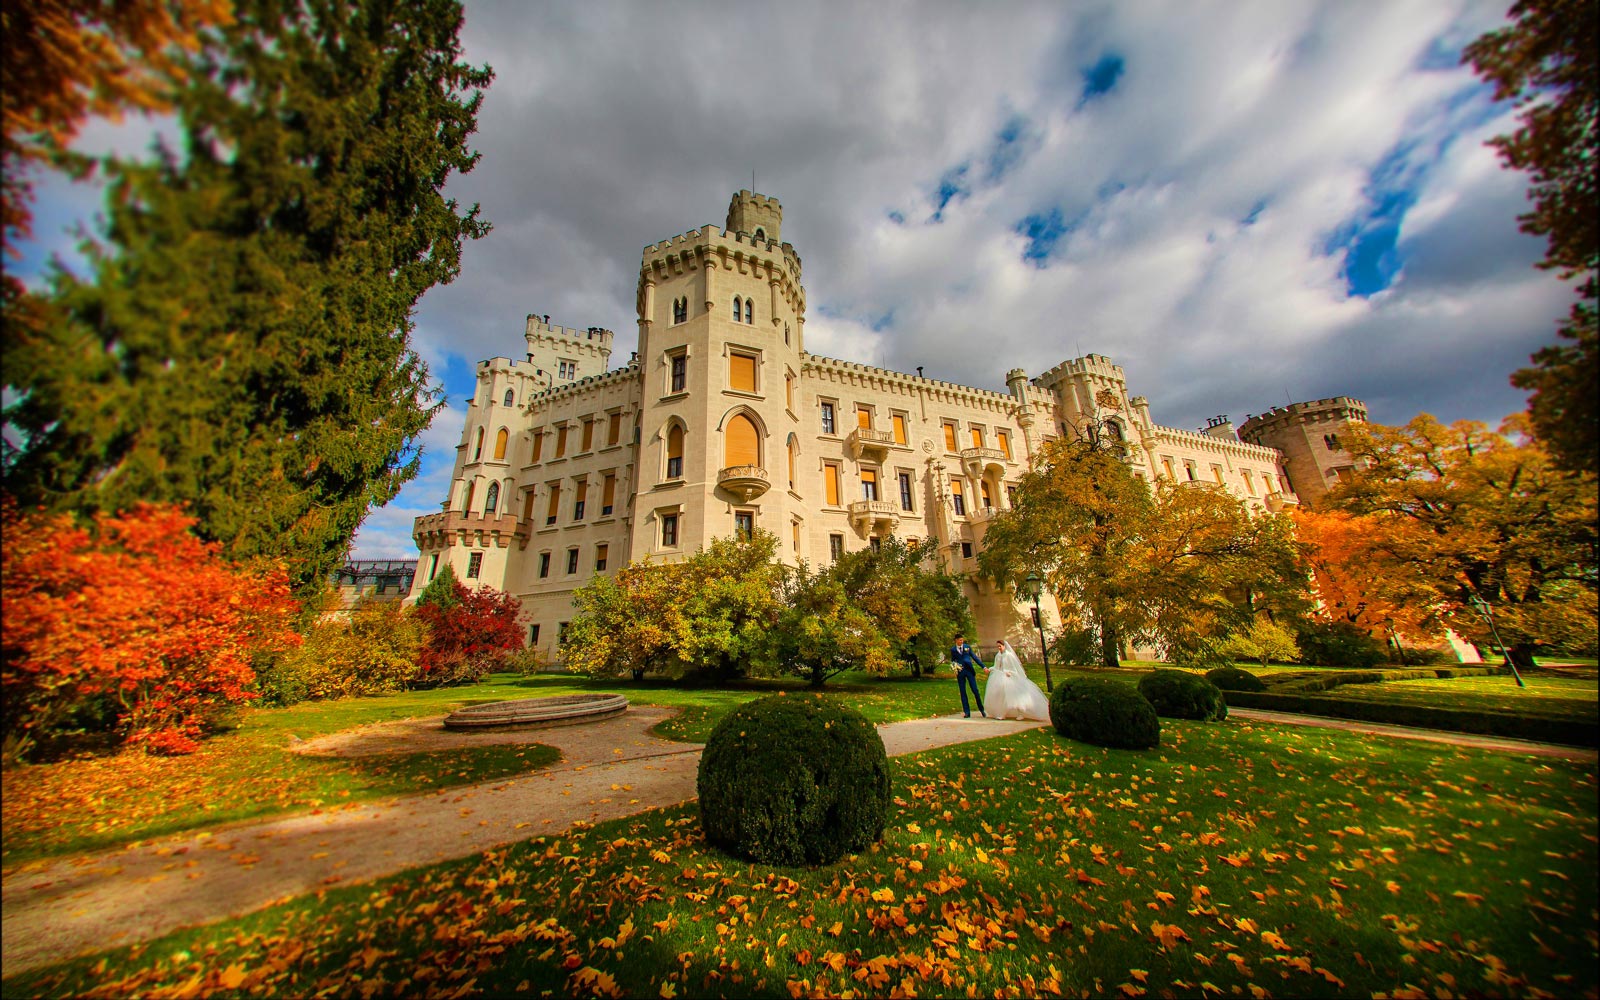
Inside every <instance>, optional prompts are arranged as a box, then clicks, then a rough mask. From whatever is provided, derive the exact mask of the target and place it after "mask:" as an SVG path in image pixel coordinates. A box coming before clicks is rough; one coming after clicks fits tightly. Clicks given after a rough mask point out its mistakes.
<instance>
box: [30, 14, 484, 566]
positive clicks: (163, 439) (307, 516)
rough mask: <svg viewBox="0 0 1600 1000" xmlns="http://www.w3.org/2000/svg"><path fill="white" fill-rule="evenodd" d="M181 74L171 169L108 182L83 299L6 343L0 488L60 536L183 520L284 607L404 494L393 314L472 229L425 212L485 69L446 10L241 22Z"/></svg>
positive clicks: (406, 345) (58, 300) (466, 127)
mask: <svg viewBox="0 0 1600 1000" xmlns="http://www.w3.org/2000/svg"><path fill="white" fill-rule="evenodd" d="M235 16H236V20H235V21H234V22H233V23H232V24H230V25H228V26H226V27H223V28H219V29H215V30H213V31H212V32H211V33H210V34H209V36H208V39H207V44H206V46H205V47H204V48H203V49H202V50H201V51H200V52H199V53H198V54H196V55H195V56H193V57H191V58H190V59H189V60H188V65H187V67H186V70H187V72H186V74H185V76H186V78H185V80H184V82H183V83H181V84H179V85H177V86H176V89H175V92H174V94H173V98H172V101H173V106H174V107H175V108H176V110H177V114H178V119H179V122H180V125H181V128H182V134H183V140H184V141H183V148H182V150H181V152H179V151H174V150H170V149H166V148H162V149H161V150H160V151H159V155H158V156H157V157H156V158H155V159H154V161H153V162H140V163H133V162H108V163H107V164H106V165H105V167H106V170H107V172H108V174H109V176H110V178H111V185H110V189H109V193H108V200H107V206H106V223H105V231H104V235H103V241H102V242H98V243H95V244H93V245H92V246H90V247H89V248H88V250H89V256H90V261H91V273H90V274H89V275H88V276H87V277H78V276H74V275H71V274H66V273H60V274H57V275H56V276H55V277H54V279H53V281H52V284H51V288H50V289H49V291H48V292H46V293H44V294H42V295H40V296H37V297H35V299H34V301H32V302H29V303H26V305H27V307H29V308H31V309H36V310H40V311H42V312H43V313H44V316H45V319H44V321H43V322H39V323H29V324H26V325H22V324H15V325H14V324H12V323H10V322H9V321H8V326H9V327H11V329H12V335H11V336H10V337H8V339H10V340H11V341H12V343H11V344H10V345H8V350H7V353H6V359H5V371H4V375H5V379H4V381H5V383H6V384H7V385H9V386H11V387H13V389H15V390H17V391H18V392H19V393H20V396H19V397H18V398H17V399H15V400H14V402H13V405H11V406H9V407H8V408H7V410H6V414H5V417H6V422H7V423H8V424H10V425H11V426H12V427H13V428H14V429H15V430H16V431H20V432H21V433H20V435H19V437H20V441H21V444H20V447H18V448H15V449H9V450H8V454H7V456H6V459H7V461H6V485H7V488H8V489H9V490H10V491H12V492H13V493H14V494H16V495H17V496H18V498H19V499H20V500H22V501H23V502H25V503H30V504H33V503H37V504H42V505H44V506H47V507H50V508H56V509H69V510H80V511H93V510H112V509H119V508H123V507H126V506H128V505H129V504H130V503H131V502H132V501H135V500H171V501H184V502H187V503H188V505H189V508H190V510H191V511H192V512H193V513H194V514H195V515H197V516H198V517H199V519H200V525H199V530H200V531H202V532H203V534H204V535H206V536H207V537H209V538H212V539H216V540H218V541H220V542H222V543H223V544H224V546H225V551H226V552H227V554H228V555H230V556H232V557H234V558H249V557H253V556H268V557H272V558H276V559H281V560H283V561H285V562H287V563H288V565H289V567H290V572H291V575H292V578H293V579H294V581H295V583H296V585H297V589H304V588H306V587H307V586H310V585H312V584H314V583H315V582H316V581H318V580H320V579H321V578H323V577H325V576H326V575H327V574H328V573H329V572H331V571H332V569H333V568H335V566H336V565H337V563H338V562H339V561H340V560H341V559H343V558H344V557H345V555H346V552H347V550H348V548H349V545H350V541H351V539H352V538H353V536H354V535H355V532H356V529H357V528H358V527H359V526H360V524H361V522H362V519H363V518H364V517H365V516H366V514H367V512H368V511H369V510H370V509H371V508H372V507H374V506H379V505H382V504H384V503H386V502H388V501H389V500H390V499H391V498H393V497H394V495H395V494H396V493H397V492H398V491H399V489H400V487H401V486H402V485H403V484H404V483H405V482H407V481H408V480H410V479H411V478H413V477H414V476H415V475H416V472H417V467H418V454H417V451H416V447H415V440H416V436H417V435H418V434H419V433H420V432H421V431H422V430H423V429H424V428H426V427H427V425H428V423H429V421H430V420H431V419H432V417H433V414H434V413H435V412H436V411H437V409H438V407H439V405H440V404H439V402H438V401H437V395H436V391H435V390H434V389H433V388H432V387H431V384H430V379H429V377H428V372H427V369H426V367H425V366H424V365H423V363H422V361H421V359H420V358H419V357H418V356H417V354H416V353H415V351H414V350H413V349H412V348H411V345H410V333H411V330H412V320H411V316H412V310H413V308H414V306H415V305H416V302H417V300H418V299H419V298H420V297H421V296H422V294H423V293H424V292H426V291H427V290H428V289H429V288H431V287H433V286H434V285H437V284H441V283H447V282H449V281H451V280H452V279H453V278H454V277H455V276H456V274H457V273H459V270H460V262H461V245H462V240H463V239H466V238H470V239H476V238H478V237H481V236H483V235H484V234H485V233H487V232H488V230H489V226H488V224H487V223H486V222H484V221H483V220H481V219H480V218H479V217H478V208H477V206H476V205H474V206H473V207H472V208H471V209H469V210H467V211H465V212H463V211H461V210H460V208H459V206H458V205H457V203H456V202H455V201H454V200H453V199H449V198H446V197H445V196H444V195H443V194H442V190H443V187H444V185H445V182H446V180H447V179H448V178H449V177H450V175H451V173H452V172H454V171H460V172H463V173H464V172H466V171H468V170H470V169H471V168H472V167H473V165H474V164H475V163H476V161H477V154H476V153H473V152H472V151H470V150H469V149H468V148H467V145H466V141H467V138H468V136H469V135H470V134H471V133H472V132H473V131H474V130H475V128H476V121H477V111H478V107H479V104H480V102H481V101H482V88H483V87H485V86H486V85H487V84H488V83H489V81H490V79H491V78H492V74H491V72H490V71H489V69H488V68H487V67H484V68H474V67H471V66H468V65H466V64H464V63H463V62H461V60H460V54H461V53H460V43H459V40H458V33H459V30H460V26H461V9H460V5H459V4H458V3H457V2H455V0H302V2H296V0H243V2H240V3H238V4H237V5H236V7H235Z"/></svg>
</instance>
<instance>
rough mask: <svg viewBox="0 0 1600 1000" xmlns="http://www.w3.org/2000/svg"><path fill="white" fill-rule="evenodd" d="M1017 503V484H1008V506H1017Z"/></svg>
mask: <svg viewBox="0 0 1600 1000" xmlns="http://www.w3.org/2000/svg"><path fill="white" fill-rule="evenodd" d="M1016 505H1017V488H1016V487H1015V486H1007V487H1006V506H1007V507H1013V508H1014V507H1016Z"/></svg>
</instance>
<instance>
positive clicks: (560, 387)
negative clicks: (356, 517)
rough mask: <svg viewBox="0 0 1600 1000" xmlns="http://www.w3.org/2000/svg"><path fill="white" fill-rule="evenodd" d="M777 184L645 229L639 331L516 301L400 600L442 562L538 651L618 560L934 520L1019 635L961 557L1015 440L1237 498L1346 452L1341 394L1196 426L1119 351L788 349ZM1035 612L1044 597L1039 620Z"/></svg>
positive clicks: (1307, 485) (1278, 495)
mask: <svg viewBox="0 0 1600 1000" xmlns="http://www.w3.org/2000/svg"><path fill="white" fill-rule="evenodd" d="M782 224H783V210H782V207H781V206H780V205H779V203H778V202H777V200H776V199H773V198H769V197H765V196H763V195H759V194H755V193H752V192H750V191H740V192H739V193H738V194H736V195H734V197H733V200H732V202H731V203H730V204H729V206H728V214H727V220H726V225H725V226H723V227H721V228H718V227H716V226H712V225H707V226H702V227H700V228H699V229H694V230H691V231H689V232H687V233H685V234H683V235H682V236H676V237H673V238H672V239H669V240H663V241H662V242H660V243H655V244H651V245H650V246H647V247H645V248H644V254H643V259H642V260H641V262H640V265H639V282H638V288H637V295H636V308H637V313H638V323H639V340H638V343H639V350H638V351H637V352H636V354H635V355H634V357H633V358H632V359H631V360H630V361H629V362H628V363H627V364H626V365H624V366H622V367H620V368H616V369H612V368H610V367H609V364H610V356H611V344H612V337H613V334H612V332H611V331H610V330H605V329H601V328H598V327H590V328H588V329H586V330H582V331H579V330H577V329H570V328H566V327H561V326H553V325H551V323H550V321H549V317H548V316H529V317H528V319H527V327H526V331H525V339H526V342H527V350H526V354H525V356H524V359H523V360H511V359H509V358H492V359H490V360H488V361H484V362H481V363H480V364H479V365H478V372H477V387H476V392H475V393H474V395H473V398H472V401H471V402H470V403H469V404H468V407H467V419H466V426H465V428H464V430H463V432H462V437H461V443H460V444H459V445H457V446H456V459H455V467H454V472H453V476H452V482H451V487H450V493H449V495H448V496H447V497H445V498H444V502H443V503H442V504H441V505H440V506H441V508H442V510H441V512H440V513H437V514H429V515H425V516H423V517H419V518H417V519H416V524H415V528H414V531H413V535H414V537H415V539H416V542H417V547H418V548H419V549H420V550H421V561H420V562H419V564H418V571H417V573H416V576H415V580H414V582H413V585H412V586H413V590H412V595H411V596H412V598H413V599H414V598H415V597H416V595H417V594H419V593H420V592H421V590H422V588H423V587H425V586H426V585H427V583H428V581H429V580H431V579H432V578H433V577H434V575H435V574H437V573H438V572H439V570H440V569H442V568H443V567H444V566H446V565H449V566H451V567H452V568H453V569H454V572H455V575H456V577H457V578H458V579H460V580H463V581H465V582H466V583H467V584H468V585H469V586H470V585H473V584H474V583H487V584H489V585H492V586H494V587H497V588H499V589H501V590H503V591H505V592H507V593H510V594H514V595H516V596H517V597H518V598H520V599H521V601H522V603H523V607H524V609H525V611H526V613H527V616H528V619H527V620H528V622H529V625H528V627H529V637H528V638H529V642H530V644H531V645H532V646H535V647H537V648H539V649H541V650H542V651H544V652H545V653H546V654H547V655H550V656H551V657H552V658H554V656H555V655H556V652H557V648H558V644H559V642H560V636H561V631H562V629H563V627H564V626H565V624H566V622H567V620H568V619H569V618H570V617H571V611H572V600H571V598H572V593H573V591H574V590H576V589H577V588H579V587H581V586H583V585H584V584H585V583H587V582H589V580H590V579H592V578H593V577H594V575H595V574H597V573H605V572H607V571H608V570H613V569H616V568H618V567H620V566H623V565H626V564H628V563H630V562H634V561H638V560H643V559H651V560H655V561H670V560H673V559H676V558H681V557H683V556H685V555H688V554H690V553H693V552H694V551H696V550H697V549H698V548H700V547H701V546H702V545H704V544H706V543H707V542H709V541H710V540H711V539H712V538H715V537H718V536H725V535H730V534H736V533H744V534H748V533H750V532H752V531H754V530H756V529H764V530H766V531H770V532H772V533H773V534H775V535H776V536H778V539H779V543H780V545H779V551H780V554H781V558H782V559H783V560H784V561H785V562H789V563H798V562H800V561H802V560H804V561H807V562H809V563H811V564H813V565H817V564H824V563H827V562H829V561H831V560H833V559H836V558H837V557H838V556H839V555H840V554H841V553H844V552H848V551H853V550H856V549H860V548H864V547H866V546H869V545H872V544H874V543H875V540H877V539H880V538H882V537H884V536H886V535H897V536H900V537H902V538H906V539H908V540H915V539H933V540H936V542H937V544H938V551H939V553H940V559H941V561H942V562H943V564H944V565H945V567H946V568H947V569H948V570H950V571H952V572H955V573H963V574H968V575H967V578H966V583H965V587H966V589H967V596H968V598H969V600H970V601H971V603H972V609H973V613H974V616H975V618H976V621H977V625H978V633H979V635H980V636H981V637H982V638H983V639H984V640H985V641H988V640H992V639H996V638H1000V637H1008V638H1011V639H1013V640H1015V641H1016V642H1017V645H1018V646H1019V647H1020V648H1022V649H1024V650H1029V649H1035V650H1036V649H1037V641H1036V640H1033V639H1032V638H1031V637H1032V636H1033V635H1034V633H1033V632H1032V621H1031V611H1032V608H1031V605H1030V606H1028V607H1027V608H1024V607H1023V606H1022V605H1020V604H1018V603H1017V602H1016V600H1015V595H1013V594H1010V593H1008V592H1005V591H999V590H996V588H995V587H994V586H993V585H992V584H990V583H988V582H987V581H983V580H981V579H979V577H978V575H977V574H976V573H975V572H973V571H975V570H976V568H977V563H976V554H977V552H978V551H980V550H981V549H982V547H983V536H984V531H985V529H986V528H987V525H988V523H989V519H990V518H991V517H992V516H993V514H994V513H995V512H997V511H1001V510H1005V509H1006V508H1008V507H1009V506H1010V504H1011V493H1012V490H1014V489H1015V484H1016V482H1017V481H1018V479H1019V477H1020V476H1021V474H1022V473H1023V472H1024V471H1026V470H1027V468H1028V466H1029V463H1030V462H1032V461H1033V459H1034V456H1036V455H1037V454H1039V451H1040V449H1041V448H1042V447H1043V446H1044V445H1045V444H1046V443H1047V442H1049V441H1050V440H1052V439H1054V438H1056V437H1064V436H1078V437H1094V438H1096V439H1097V440H1098V441H1099V442H1100V443H1101V444H1103V445H1105V446H1108V447H1113V448H1116V449H1118V450H1119V451H1120V452H1121V453H1122V454H1123V456H1124V458H1125V460H1126V461H1127V462H1128V463H1129V464H1130V465H1131V466H1132V469H1133V472H1134V475H1136V476H1139V477H1141V478H1144V479H1147V480H1156V479H1160V478H1165V479H1170V480H1175V481H1180V482H1181V481H1196V482H1208V483H1218V484H1221V485H1222V486H1224V487H1225V488H1226V489H1228V490H1229V491H1230V492H1232V493H1233V494H1234V495H1236V496H1238V497H1240V498H1241V499H1242V500H1244V501H1245V502H1246V503H1247V504H1249V505H1250V506H1251V507H1253V508H1256V509H1259V510H1266V511H1278V510H1281V509H1283V507H1284V506H1285V505H1288V504H1294V503H1298V502H1299V498H1301V497H1304V498H1306V499H1308V500H1309V499H1314V498H1316V497H1317V496H1320V495H1321V494H1322V493H1323V492H1325V491H1326V489H1327V483H1328V481H1329V480H1330V479H1332V478H1335V477H1336V476H1337V475H1338V474H1339V473H1340V471H1341V470H1343V469H1348V468H1349V467H1350V466H1351V465H1352V459H1351V457H1350V455H1349V454H1348V453H1347V452H1345V451H1344V450H1343V449H1342V448H1341V447H1340V444H1339V440H1338V436H1337V435H1338V432H1339V430H1340V428H1342V427H1343V426H1344V425H1345V424H1347V423H1349V422H1351V421H1359V420H1362V419H1364V417H1365V409H1364V408H1363V407H1362V405H1361V403H1359V402H1358V401H1356V400H1352V399H1348V398H1346V397H1338V398H1336V399H1325V400H1318V401H1316V402H1315V403H1302V404H1295V405H1292V406H1289V407H1288V408H1286V409H1283V408H1275V409H1273V410H1272V411H1271V412H1270V413H1268V414H1264V415H1262V416H1259V417H1251V418H1250V419H1249V420H1247V421H1246V422H1245V424H1244V425H1243V426H1242V427H1241V429H1240V431H1239V432H1237V433H1236V432H1235V430H1234V428H1233V425H1232V424H1231V423H1229V422H1228V420H1227V419H1226V418H1225V417H1217V418H1214V419H1212V420H1211V421H1209V422H1208V426H1207V427H1206V428H1205V429H1204V430H1200V431H1188V430H1179V429H1175V428H1171V427H1163V426H1160V425H1159V424H1156V423H1155V422H1154V420H1152V418H1151V416H1150V404H1149V401H1148V400H1147V399H1145V397H1143V396H1129V395H1128V390H1127V384H1126V379H1125V377H1124V375H1123V370H1122V368H1121V367H1119V366H1118V365H1115V364H1113V363H1112V362H1111V360H1110V359H1108V358H1106V357H1103V356H1100V355H1096V354H1090V355H1088V356H1086V357H1082V358H1076V359H1073V360H1069V361H1064V362H1062V363H1061V364H1059V365H1056V366H1055V367H1054V368H1051V369H1050V370H1049V371H1046V372H1043V373H1042V374H1039V375H1037V376H1035V377H1033V378H1029V377H1028V375H1027V373H1026V372H1024V371H1023V370H1022V369H1013V370H1011V371H1010V372H1009V373H1008V374H1007V376H1006V390H1005V391H1004V392H1001V391H997V390H993V389H985V388H978V387H974V386H966V385H956V384H954V383H951V382H943V381H939V380H936V379H928V378H923V377H921V376H920V375H910V374H907V373H905V372H897V371H889V370H886V369H883V368H876V367H872V366H870V365H863V364H857V363H855V362H850V361H841V360H836V359H833V358H825V357H819V356H816V355H812V354H808V353H806V350H805V321H806V293H805V287H804V285H803V284H802V282H801V263H800V256H799V255H798V254H797V253H795V250H794V247H793V246H791V245H790V244H788V243H784V242H782ZM1053 610H1054V609H1053V608H1047V609H1046V616H1047V618H1046V624H1047V625H1048V624H1049V615H1050V614H1052V613H1053Z"/></svg>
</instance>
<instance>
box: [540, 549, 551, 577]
mask: <svg viewBox="0 0 1600 1000" xmlns="http://www.w3.org/2000/svg"><path fill="white" fill-rule="evenodd" d="M549 575H550V553H548V552H541V553H539V579H541V580H543V579H545V578H546V577H548V576H549Z"/></svg>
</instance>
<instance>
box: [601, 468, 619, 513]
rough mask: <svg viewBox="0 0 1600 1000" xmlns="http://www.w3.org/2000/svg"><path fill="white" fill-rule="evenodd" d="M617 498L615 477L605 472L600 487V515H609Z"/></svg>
mask: <svg viewBox="0 0 1600 1000" xmlns="http://www.w3.org/2000/svg"><path fill="white" fill-rule="evenodd" d="M616 499H617V477H616V476H614V475H612V474H611V473H609V472H608V473H606V480H605V483H604V485H602V486H601V488H600V516H601V517H610V516H611V510H612V507H613V506H614V505H615V503H616Z"/></svg>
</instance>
